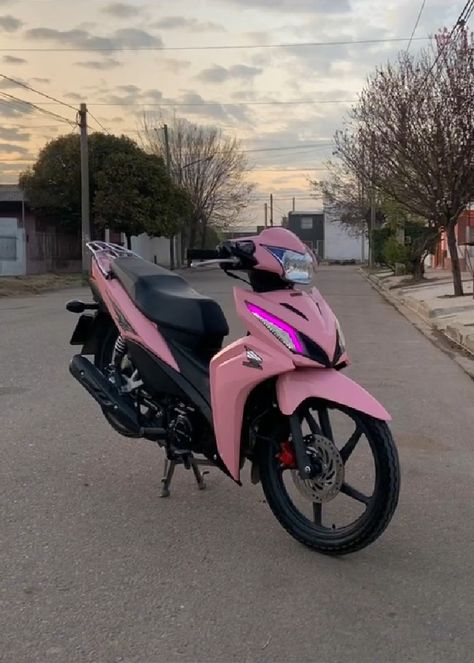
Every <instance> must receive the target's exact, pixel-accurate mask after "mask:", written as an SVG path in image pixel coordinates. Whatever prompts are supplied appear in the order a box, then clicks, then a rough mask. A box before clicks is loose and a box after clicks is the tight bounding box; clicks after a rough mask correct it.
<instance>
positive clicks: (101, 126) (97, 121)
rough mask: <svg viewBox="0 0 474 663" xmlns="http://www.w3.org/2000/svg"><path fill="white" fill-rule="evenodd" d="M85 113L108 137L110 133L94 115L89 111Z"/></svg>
mask: <svg viewBox="0 0 474 663" xmlns="http://www.w3.org/2000/svg"><path fill="white" fill-rule="evenodd" d="M87 112H88V113H89V116H90V117H91V118H92V119H93V120H94V122H96V123H97V124H98V125H99V127H100V128H101V129H102V131H105V133H106V134H109V136H110V131H109V130H108V129H106V128H105V127H104V125H103V124H102V123H101V122H99V120H98V119H97V118H96V117H95V116H94V115H92V113H91V112H90V110H88V111H87Z"/></svg>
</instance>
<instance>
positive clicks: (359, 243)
mask: <svg viewBox="0 0 474 663" xmlns="http://www.w3.org/2000/svg"><path fill="white" fill-rule="evenodd" d="M287 227H288V228H289V229H290V230H291V231H292V232H294V233H295V234H296V235H298V237H299V238H300V239H301V240H302V241H303V242H304V243H305V244H307V245H308V246H310V247H311V248H312V249H313V250H314V251H315V252H316V253H317V255H318V256H319V258H320V259H322V260H328V261H330V262H331V261H337V262H339V261H349V260H350V261H356V262H365V260H366V258H367V256H368V241H367V238H366V236H365V234H362V235H360V234H351V233H350V232H349V231H348V230H347V228H346V226H345V225H343V224H342V223H341V221H340V218H339V216H338V215H337V214H336V213H335V212H334V211H333V210H331V208H330V207H326V208H325V209H324V211H320V212H317V211H308V212H289V213H288V225H287Z"/></svg>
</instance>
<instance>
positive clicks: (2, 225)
mask: <svg viewBox="0 0 474 663" xmlns="http://www.w3.org/2000/svg"><path fill="white" fill-rule="evenodd" d="M12 240H14V241H15V243H16V259H13V260H2V257H1V256H2V255H3V253H2V246H1V245H2V243H3V244H4V247H5V249H6V248H7V244H8V246H11V242H12ZM22 274H26V244H25V231H24V229H23V228H18V221H17V219H16V218H1V217H0V276H21V275H22Z"/></svg>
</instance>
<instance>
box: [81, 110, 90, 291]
mask: <svg viewBox="0 0 474 663" xmlns="http://www.w3.org/2000/svg"><path fill="white" fill-rule="evenodd" d="M79 126H80V128H81V246H82V275H83V278H87V275H88V274H89V271H90V264H91V261H90V254H89V251H88V249H87V246H86V244H87V243H88V242H90V241H91V220H90V198H89V145H88V138H87V106H86V104H81V105H80V109H79Z"/></svg>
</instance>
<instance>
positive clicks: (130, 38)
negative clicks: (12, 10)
mask: <svg viewBox="0 0 474 663" xmlns="http://www.w3.org/2000/svg"><path fill="white" fill-rule="evenodd" d="M26 37H27V39H31V40H33V41H50V42H53V43H55V44H58V45H60V46H64V47H69V48H72V49H74V48H77V49H79V50H82V49H83V50H88V49H90V50H107V49H121V48H153V47H160V46H162V45H163V41H162V39H161V38H160V37H158V36H155V35H152V34H150V33H149V32H146V31H145V30H140V29H137V28H123V29H121V30H115V32H113V33H112V34H111V35H110V36H108V37H99V36H96V35H93V34H91V33H90V32H88V31H87V30H79V29H74V30H55V29H53V28H33V29H31V30H27V32H26Z"/></svg>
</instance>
